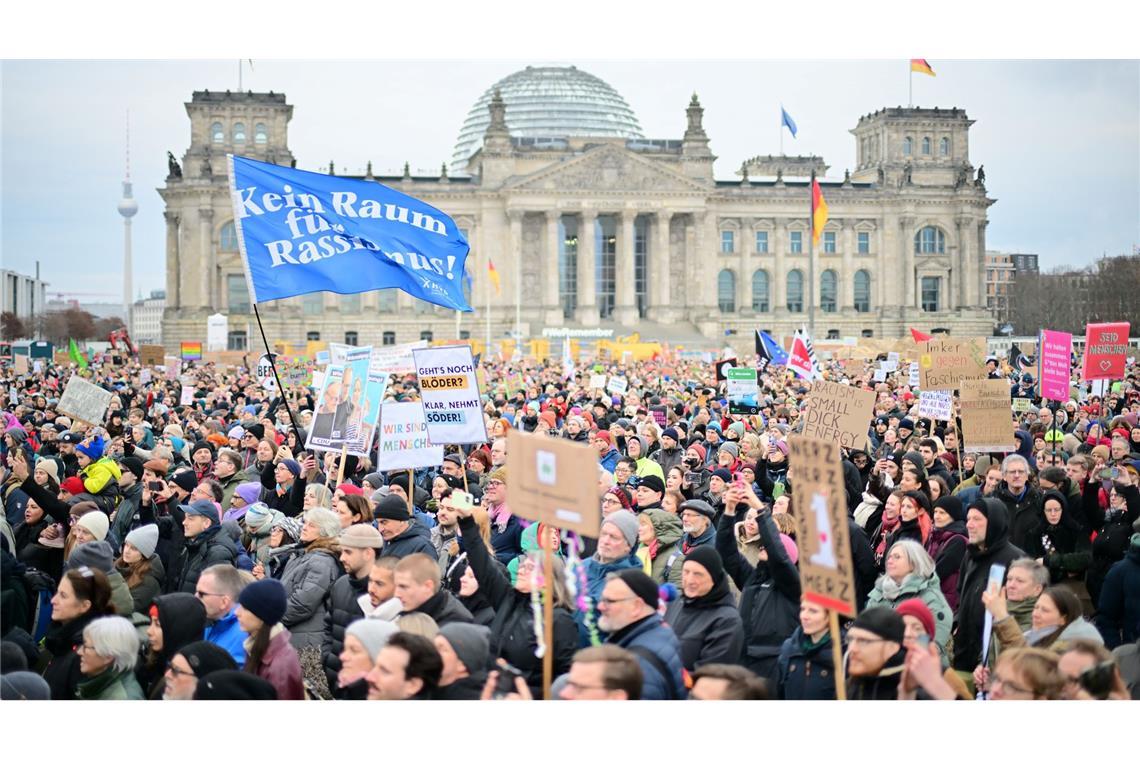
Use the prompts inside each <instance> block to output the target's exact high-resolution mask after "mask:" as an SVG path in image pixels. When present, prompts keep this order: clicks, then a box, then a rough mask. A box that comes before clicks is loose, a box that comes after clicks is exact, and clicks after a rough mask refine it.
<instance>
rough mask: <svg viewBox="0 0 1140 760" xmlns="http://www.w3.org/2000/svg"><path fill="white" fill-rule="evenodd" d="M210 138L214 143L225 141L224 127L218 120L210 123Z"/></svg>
mask: <svg viewBox="0 0 1140 760" xmlns="http://www.w3.org/2000/svg"><path fill="white" fill-rule="evenodd" d="M210 139H211V140H213V141H214V142H216V143H224V142H225V141H226V128H225V127H223V126H222V123H221V122H220V121H215V122H214V123H213V124H212V125H210Z"/></svg>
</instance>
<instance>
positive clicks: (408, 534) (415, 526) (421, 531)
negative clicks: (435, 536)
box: [392, 519, 431, 541]
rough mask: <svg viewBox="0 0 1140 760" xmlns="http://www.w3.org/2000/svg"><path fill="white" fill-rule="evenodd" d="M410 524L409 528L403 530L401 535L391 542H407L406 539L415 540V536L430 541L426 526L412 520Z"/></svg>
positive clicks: (429, 533) (429, 532) (429, 531)
mask: <svg viewBox="0 0 1140 760" xmlns="http://www.w3.org/2000/svg"><path fill="white" fill-rule="evenodd" d="M411 522H412V525H411V527H410V528H408V529H407V530H405V531H404V532H403V533H401V534H400V535H398V536H396V537H395V538H393V539H392V540H393V541H407V540H408V539H410V538H416V537H417V536H418V537H420V538H426V539H427V540H429V541H430V540H431V529H429V528H428V527H427V526H426V525H424V524H423V523H422V522H420V521H419V520H415V519H413V520H412V521H411Z"/></svg>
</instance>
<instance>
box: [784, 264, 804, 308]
mask: <svg viewBox="0 0 1140 760" xmlns="http://www.w3.org/2000/svg"><path fill="white" fill-rule="evenodd" d="M803 310H804V275H803V273H802V272H800V270H798V269H793V270H792V271H790V272H788V311H790V312H793V313H799V312H801V311H803Z"/></svg>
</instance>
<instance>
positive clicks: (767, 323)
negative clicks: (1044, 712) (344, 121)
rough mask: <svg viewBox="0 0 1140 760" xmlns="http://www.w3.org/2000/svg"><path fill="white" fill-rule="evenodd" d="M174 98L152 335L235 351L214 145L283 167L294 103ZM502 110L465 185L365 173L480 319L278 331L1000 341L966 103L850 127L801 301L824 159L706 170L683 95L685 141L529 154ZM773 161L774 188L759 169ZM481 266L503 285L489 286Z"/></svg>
mask: <svg viewBox="0 0 1140 760" xmlns="http://www.w3.org/2000/svg"><path fill="white" fill-rule="evenodd" d="M186 108H187V113H188V114H189V116H190V120H191V145H190V147H189V149H188V150H187V151H186V153H185V154H184V155H183V157H182V163H181V168H180V169H179V168H178V167H176V166H174V165H173V164H172V167H171V168H172V172H171V176H170V177H168V178H167V183H166V186H165V187H163V188H160V189H159V193H160V194H161V195H162V197H163V199H164V200H165V201H166V218H167V246H166V247H167V287H166V293H167V308H166V311H165V317H164V329H163V338H164V340H165V341H166V342H167V343H168V344H169V345H171V346H175V345H176V344H177V342H178V341H181V340H204V339H205V334H206V318H207V316H209V315H210V314H212V313H214V312H216V311H220V312H222V313H225V314H227V315H228V317H229V320H230V330H231V335H232V341H231V342H232V344H233V347H236V346H237V345H238V344H239V343H241V342H242V341H246V340H248V339H249V338H248V336H256V324H252V326H250V325H251V323H252V315H250V314H249V305H248V295H246V293H245V290H244V280H243V279H242V278H243V274H242V272H243V270H242V264H241V261H240V257H239V256H238V253H237V247H236V239H235V238H234V237H233V227H232V215H233V212H232V206H231V204H230V199H229V193H228V184H227V179H226V174H225V154H226V153H227V152H234V153H237V154H241V155H247V156H251V157H253V158H256V159H259V160H266V161H273V162H276V163H279V164H282V165H290V163H291V162H293V157H292V154H291V153H290V152H289V148H288V142H287V134H286V129H287V125H288V122H289V120H290V118H291V116H292V106H290V105H288V104H287V103H286V102H285V98H284V96H283V95H280V94H273V93H267V94H260V93H222V94H218V93H205V92H195V93H194V95H193V98H192V101H191V102H190V103H187V104H186ZM505 108H506V107H505V105H504V104H503V101H502V100H501V99H500V98H498V97H496V98H492V100H491V104H490V107H489V109H490V116H491V119H490V124H489V126H488V127H487V130H486V132H485V134H484V137H483V146H482V148H481V149H480V150H479V151H477V152H476V153H475V154H474V155H473V156H472V157H471V158H470V159H469V161H468V163H467V165H466V173H465V176H451V177H449V176H448V174H447V172H446V171H443V172H441V174H440V175H439V176H433V177H412V176H410V174H409V173H408V172H407V171H405V173H404V176H402V177H376V176H373V175H372V173H371V168H369V171H368V173H367V174H366V176H365V177H363V178H362V179H366V180H371V181H378V182H383V183H384V184H386V185H388V186H390V187H393V188H395V189H397V190H400V191H401V192H405V193H407V194H409V195H413V196H415V197H417V198H421V199H422V200H424V201H425V202H427V203H430V204H432V205H434V206H436V207H438V208H440V209H442V210H443V211H445V212H447V213H448V214H449V215H451V216H452V218H453V219H455V221H456V223H457V224H458V226H459V227H460V229H462V230H464V231H465V234H466V235H467V237H468V240H469V242H470V244H471V254H470V256H469V257H468V271H469V272H470V273H471V274H472V276H473V279H474V292H473V293H471V297H470V302H471V304H472V306H474V307H475V310H476V311H475V313H474V314H470V315H464V316H463V317H462V319H461V320H460V322H459V323H458V324H457V322H456V319H455V315H454V313H453V312H450V311H447V310H444V309H439V308H436V307H433V306H431V305H430V304H424V303H421V302H417V301H415V300H414V299H412V298H411V297H410V296H407V295H406V294H404V293H395V292H394V291H382V292H371V293H363V294H360V295H359V296H357V297H345V296H341V295H337V294H331V293H326V294H315V295H312V296H308V297H301V298H293V299H287V300H282V301H277V302H272V303H267V304H263V305H262V306H261V307H259V309H260V312H261V315H262V320H263V322H264V323H265V328H266V331H267V333H269V334H270V335H272V336H273V340H285V341H289V342H292V343H294V344H298V345H300V344H303V343H304V341H305V340H306V339H310V340H333V341H343V342H352V343H359V344H361V345H364V344H368V343H372V344H374V345H381V344H383V343H390V342H405V341H410V340H417V339H419V338H421V337H427V338H436V339H442V338H453V337H456V335H457V334H459V335H463V336H464V337H466V336H467V335H469V336H470V337H473V338H476V339H479V338H483V337H484V335H485V332H484V330H485V327H484V324H485V318H486V311H485V310H486V309H487V308H488V307H489V308H490V309H491V320H492V323H493V325H492V334H493V337H494V338H495V339H499V338H501V337H502V336H503V335H504V334H505V333H507V332H509V331H511V330H513V329H514V325H515V322H516V319H517V320H518V321H519V324H520V327H521V331H522V333H523V334H524V335H531V336H540V335H541V334H542V330H543V328H546V327H556V326H574V327H579V326H580V327H594V326H602V327H613V328H614V329H615V330H616V332H618V333H619V334H621V333H627V332H632V331H635V330H636V331H639V332H640V333H641V334H642V335H643V336H645V337H649V338H652V337H654V336H655V333H657V332H658V331H660V332H665V333H669V334H675V333H676V332H677V331H678V330H681V331H683V330H685V329H688V330H689V332H690V334H692V335H697V333H698V331H699V334H700V335H702V336H704V339H705V340H707V341H708V342H710V343H711V342H716V343H720V342H722V341H724V340H725V338H724V336H725V335H726V331H727V332H728V334H729V335H730V336H731V335H735V336H736V337H730V338H729V342H731V343H739V344H740V347H742V348H746V349H749V350H750V348H749V347H750V346H751V334H752V330H753V328H755V327H763V328H765V329H767V330H769V331H771V332H773V333H774V334H776V335H781V334H784V335H786V334H790V333H791V332H792V331H793V330H794V329H796V328H797V327H799V326H801V325H803V324H806V323H807V322H808V314H807V313H806V311H805V309H806V308H807V305H808V304H809V303H811V304H814V305H815V320H814V321H815V336H816V337H817V338H819V339H826V338H827V337H828V335H832V336H835V337H840V336H859V335H872V336H874V337H897V336H901V335H904V334H906V330H907V328H908V327H911V326H913V327H917V328H920V329H923V330H931V329H938V328H943V329H947V330H949V332H950V333H951V334H958V335H967V334H970V335H989V334H990V333H991V331H992V326H993V321H992V317H991V315H990V313H989V312H988V311H987V309H986V300H985V292H984V287H983V276H984V269H985V266H984V263H985V258H984V257H985V250H986V247H985V228H986V224H987V223H988V222H987V218H986V217H987V208H988V206H989V205H990V204H991V203H993V202H994V201H993V200H991V199H989V198H988V197H987V195H986V191H985V185H984V178H983V177H982V176H980V173H979V176H978V177H975V172H974V169H973V167H972V165H971V164H970V162H969V152H968V132H969V127H970V125H971V124H972V123H973V122H972V121H970V120H969V119H968V118H967V117H966V114H965V113H964V112H962V111H961V110H959V109H951V110H939V109H918V108H911V109H907V108H899V109H885V110H882V111H877V112H875V113H872V114H867V115H866V116H864V117H862V118H861V119H860V120H859V123H858V124H857V125H856V127H855V129H853V130H852V134H853V135H854V136H855V138H856V144H857V165H856V169H855V171H854V173H849V174H848V175H847V176H845V178H844V180H843V181H842V182H832V181H829V182H822V183H821V184H822V190H823V194H824V197H825V199H826V201H827V203H828V206H829V208H830V218H829V221H828V222H827V225H826V227H825V228H824V230H823V231H822V236H821V240H820V244H819V245H818V246H817V247H816V248H815V251H814V260H815V261H814V268H815V275H816V276H815V282H814V288H812V290H811V292H810V293H809V292H808V279H809V278H808V271H809V254H808V251H809V247H810V240H809V238H810V227H809V224H810V220H809V213H810V200H809V199H810V180H809V179H808V177H806V176H800V175H802V174H804V172H802V171H798V170H796V168H795V167H809V169H810V168H811V167H818V166H823V165H824V164H823V159H822V158H816V157H805V158H804V159H803V160H799V161H797V160H793V157H787V158H786V159H783V160H776V159H772V158H771V157H767V158H764V157H757V158H755V159H752V160H751V161H746V162H745V163H744V165H743V166H742V167H741V171H740V172H738V176H739V177H740V179H739V180H717V179H715V178H714V175H713V165H714V162H715V160H716V157H715V156H714V155H713V154H712V151H711V149H710V146H709V137H708V135H707V134H706V133H705V131H704V128H703V124H702V122H703V109H702V108H701V106H700V103H699V101H698V99H697V97H696V96H695V95H694V96H693V99H692V101H691V102H690V103H689V105H688V108H687V109H686V113H685V116H686V130H685V133H684V135H683V136H682V138H681V139H680V140H677V139H672V140H645V139H637V140H631V139H624V138H596V137H595V138H578V137H574V136H568V137H567V138H566V139H565V140H557V141H544V142H541V143H537V144H536V143H535V142H534V141H530V142H528V141H527V140H524V139H519V138H514V137H512V136H511V134H510V132H509V131H508V129H507V126H506V121H505ZM235 130H237V131H236V133H235ZM255 130H257V131H256V132H255ZM238 137H243V138H244V139H237V138H238ZM908 141H909V142H908ZM783 166H788V167H790V168H789V169H788V171H789V174H788V176H789V178H788V179H785V176H784V170H783V168H782V167H783ZM772 167H777V168H776V169H774V170H775V171H776V172H777V174H776V176H774V177H773V176H763V175H757V176H751V175H750V171H751V172H756V171H772V170H773V168H772ZM329 170H330V171H333V170H334V167H333V166H330V167H329ZM488 259H492V260H493V261H494V264H495V267H496V269H497V270H498V272H499V273H500V277H501V280H502V292H501V294H496V293H494V292H493V291H491V289H490V288H489V286H488V285H487V284H486V283H487V278H486V277H485V274H484V273H486V272H487V262H488ZM516 301H517V302H518V303H517V310H516ZM732 331H735V333H733V332H732Z"/></svg>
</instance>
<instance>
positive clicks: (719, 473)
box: [712, 467, 732, 485]
mask: <svg viewBox="0 0 1140 760" xmlns="http://www.w3.org/2000/svg"><path fill="white" fill-rule="evenodd" d="M712 477H714V478H720V479H721V480H723V481H724V484H725V485H728V484H729V483H731V482H732V472H730V471H729V469H728V468H727V467H718V468H716V469H715V470H713V471H712Z"/></svg>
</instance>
